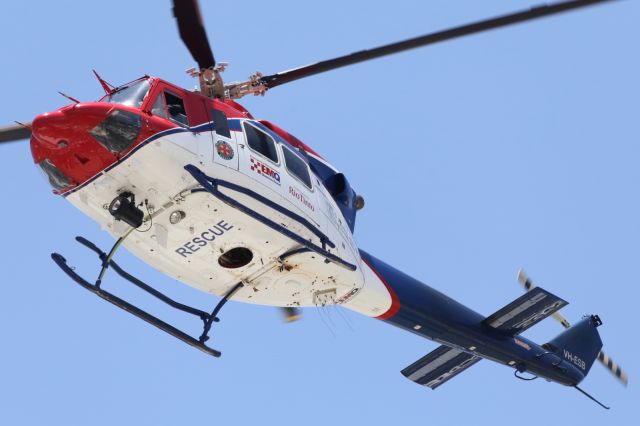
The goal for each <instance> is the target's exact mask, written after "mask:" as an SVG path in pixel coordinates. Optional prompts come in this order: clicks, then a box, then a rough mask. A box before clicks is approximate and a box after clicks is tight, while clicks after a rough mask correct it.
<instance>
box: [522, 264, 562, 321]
mask: <svg viewBox="0 0 640 426" xmlns="http://www.w3.org/2000/svg"><path fill="white" fill-rule="evenodd" d="M518 282H519V283H520V284H522V286H523V287H524V288H525V290H526V291H531V290H533V289H534V288H536V287H537V286H536V285H535V284H534V283H533V281H531V280H530V279H529V277H528V276H527V274H525V272H524V270H522V269H520V270H519V271H518ZM551 316H552V317H553V319H555V320H556V321H559V322H560V324H562V326H563V327H564V328H569V327H571V324H570V323H569V321H568V320H567V319H566V318H565V317H564V316H563V315H562V314H561V313H560V312H554V313H553V314H552V315H551Z"/></svg>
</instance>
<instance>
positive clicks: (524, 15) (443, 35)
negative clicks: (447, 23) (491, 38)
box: [259, 0, 615, 89]
mask: <svg viewBox="0 0 640 426" xmlns="http://www.w3.org/2000/svg"><path fill="white" fill-rule="evenodd" d="M607 1H615V0H573V1H565V2H560V3H555V4H550V5H542V6H536V7H532V8H531V9H529V10H525V11H522V12H516V13H512V14H509V15H503V16H499V17H496V18H491V19H487V20H483V21H478V22H474V23H471V24H467V25H462V26H459V27H455V28H451V29H448V30H444V31H438V32H435V33H431V34H426V35H423V36H420V37H415V38H411V39H408V40H404V41H400V42H397V43H392V44H387V45H385V46H380V47H376V48H374V49H370V50H362V51H360V52H355V53H351V54H349V55H345V56H340V57H338V58H334V59H328V60H326V61H322V62H318V63H315V64H310V65H306V66H303V67H300V68H294V69H292V70H288V71H282V72H279V73H277V74H272V75H267V76H264V77H262V78H260V79H259V82H260V83H262V84H264V85H265V86H266V87H267V88H268V89H270V88H272V87H276V86H280V85H281V84H284V83H289V82H291V81H294V80H298V79H301V78H304V77H309V76H311V75H314V74H319V73H322V72H325V71H330V70H334V69H336V68H341V67H344V66H347V65H352V64H356V63H358V62H364V61H368V60H370V59H375V58H380V57H382V56H386V55H391V54H393V53H398V52H402V51H405V50H409V49H415V48H416V47H421V46H426V45H428V44H435V43H438V42H441V41H445V40H451V39H454V38H458V37H463V36H466V35H470V34H475V33H479V32H482V31H487V30H491V29H494V28H500V27H505V26H507V25H512V24H516V23H520V22H525V21H529V20H531V19H537V18H542V17H544V16H549V15H553V14H556V13H561V12H566V11H569V10H572V9H577V8H581V7H585V6H591V5H594V4H597V3H604V2H607Z"/></svg>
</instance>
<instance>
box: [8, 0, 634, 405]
mask: <svg viewBox="0 0 640 426" xmlns="http://www.w3.org/2000/svg"><path fill="white" fill-rule="evenodd" d="M607 1H612V0H574V1H563V2H559V3H553V4H550V5H544V6H539V7H535V8H532V9H529V10H525V11H522V12H517V13H513V14H509V15H504V16H500V17H496V18H492V19H488V20H484V21H479V22H474V23H471V24H467V25H463V26H460V27H456V28H452V29H449V30H444V31H439V32H436V33H431V34H427V35H424V36H420V37H416V38H413V39H409V40H405V41H401V42H397V43H393V44H389V45H385V46H381V47H378V48H374V49H370V50H364V51H360V52H356V53H353V54H350V55H345V56H341V57H337V58H334V59H330V60H326V61H322V62H318V63H315V64H311V65H307V66H303V67H300V68H295V69H292V70H288V71H283V72H279V73H276V74H271V75H263V74H260V73H257V74H255V75H253V76H251V77H250V78H249V79H248V80H246V81H241V82H232V83H225V82H224V81H223V78H222V73H223V71H224V70H225V67H226V64H223V63H217V62H216V61H215V59H214V55H213V53H212V50H211V48H210V45H209V41H208V38H207V35H206V31H205V29H204V26H203V24H202V19H201V16H200V12H199V7H198V3H197V1H196V0H174V1H173V12H174V15H175V18H176V20H177V24H178V29H179V33H180V36H181V38H182V40H183V41H184V43H185V45H186V46H187V48H188V49H189V51H190V52H191V55H192V56H193V58H194V59H195V61H196V62H197V64H198V68H197V69H192V70H191V71H190V73H191V74H192V75H193V76H194V77H195V78H197V79H198V82H199V90H198V91H190V90H185V89H183V88H181V87H178V86H176V85H174V84H172V83H170V82H168V81H165V80H162V79H160V78H157V77H152V76H143V77H140V78H138V79H135V80H133V81H131V82H129V83H126V84H123V85H119V86H114V85H111V84H110V83H108V82H107V81H105V80H104V79H103V78H102V77H101V76H99V75H98V74H97V73H96V78H97V79H98V81H99V83H100V85H101V86H102V88H103V89H104V92H105V95H104V96H103V97H102V98H101V99H100V100H98V101H97V102H79V101H77V100H75V99H73V98H71V97H69V99H70V101H71V102H72V103H71V104H70V105H68V106H65V107H62V108H60V109H58V110H55V111H52V112H48V113H45V114H42V115H39V116H38V117H36V118H35V119H34V120H33V121H32V122H31V123H25V124H18V125H16V126H10V127H6V128H3V129H0V142H8V141H13V140H21V139H26V138H30V141H31V151H32V154H33V159H34V162H35V163H36V164H37V165H38V167H40V169H41V170H42V171H43V172H44V173H45V174H46V176H47V178H48V181H49V183H50V184H51V186H52V187H53V192H54V193H55V194H57V195H60V196H62V197H64V198H66V199H67V200H68V201H69V202H71V203H72V204H73V205H74V206H75V207H77V208H78V209H79V210H80V211H82V212H83V213H84V214H86V215H87V216H89V217H90V218H92V219H93V220H94V221H96V222H97V223H98V224H100V225H101V226H102V227H103V228H104V229H105V230H106V231H107V232H109V233H110V234H111V235H113V236H114V237H115V238H116V242H115V244H114V245H113V247H112V248H111V249H110V250H108V251H103V250H102V249H101V248H99V247H97V246H96V245H95V244H93V243H92V242H91V241H89V240H88V239H86V238H83V237H77V238H76V239H77V241H78V242H79V243H80V244H81V245H83V246H84V247H86V248H88V249H89V250H92V251H93V252H95V253H96V255H97V256H98V258H99V260H100V264H99V265H100V268H99V272H98V274H97V279H95V280H88V279H86V278H84V277H82V276H80V275H79V274H78V273H77V272H76V271H75V270H74V268H72V267H71V266H69V265H68V263H67V260H66V258H65V257H64V256H63V255H61V254H59V253H53V254H52V259H53V261H54V262H55V263H56V264H57V265H58V266H59V267H60V268H61V269H62V271H64V272H65V273H66V274H67V275H68V276H69V277H70V278H71V279H72V280H73V281H75V282H76V283H78V284H79V285H80V286H82V287H83V288H85V289H87V290H89V291H90V292H92V293H94V294H96V295H97V296H99V297H101V298H103V299H104V300H106V301H108V302H110V303H112V304H113V305H115V306H117V307H119V308H122V309H124V310H126V311H128V312H129V313H131V314H133V315H135V316H137V317H139V318H141V319H143V320H145V321H147V322H148V323H150V324H152V325H154V326H156V327H158V328H159V329H161V330H163V331H165V332H167V333H169V334H170V335H172V336H174V337H176V338H178V339H180V340H181V341H183V342H185V343H187V344H189V345H191V346H193V347H195V348H197V349H199V350H201V351H203V352H204V353H206V354H209V355H212V356H214V357H218V356H220V354H221V353H220V352H219V351H218V350H216V349H213V348H212V347H210V346H209V345H208V344H207V342H208V340H209V332H210V330H211V327H212V326H213V324H214V323H216V322H218V321H219V313H220V310H221V308H222V307H223V306H224V304H225V303H226V302H227V301H228V300H234V301H239V302H246V303H255V304H262V305H270V306H275V307H281V308H283V309H285V312H286V314H287V316H288V317H289V318H290V319H294V318H295V317H296V316H297V315H298V309H299V308H303V307H313V306H327V305H341V306H342V307H344V308H347V309H350V310H353V311H355V312H357V313H360V314H363V315H365V316H368V317H372V318H376V319H379V320H382V321H385V322H388V323H390V324H392V325H395V326H397V327H399V328H401V329H404V330H407V331H409V332H411V333H414V334H416V335H419V336H421V337H424V338H427V339H430V340H433V341H435V342H438V343H440V344H441V346H440V347H438V348H437V349H435V350H434V351H432V352H430V353H429V354H427V355H426V356H424V357H423V358H421V359H419V360H418V361H416V362H415V363H413V364H411V365H410V366H408V367H406V368H405V369H404V370H402V374H403V375H405V376H406V377H407V378H409V379H410V380H412V381H414V382H416V383H418V384H421V385H424V386H426V387H429V388H431V389H436V388H437V387H439V386H440V385H442V384H444V383H445V382H447V381H448V380H450V379H451V378H453V377H455V376H456V375H458V374H460V373H461V372H463V371H464V370H466V369H467V368H469V367H471V366H472V365H474V364H476V363H477V362H478V361H480V360H481V359H483V358H484V359H489V360H492V361H495V362H497V363H500V364H503V365H506V366H508V367H510V368H512V369H513V370H514V374H516V376H517V377H521V378H523V379H524V377H523V376H521V375H522V374H523V373H530V374H532V375H534V376H537V377H542V378H544V379H547V380H549V381H553V382H557V383H560V384H563V385H566V386H571V387H574V388H576V389H577V390H579V391H580V392H582V393H584V394H585V395H587V396H588V397H589V398H591V399H593V400H594V401H596V402H597V403H598V404H600V405H602V406H603V407H604V405H603V404H601V403H600V402H598V401H597V400H595V399H594V398H593V397H591V396H590V395H589V394H587V393H586V392H585V391H584V390H582V389H581V388H580V387H579V384H580V382H581V381H582V380H583V379H584V378H585V377H586V375H587V373H588V372H589V370H590V368H591V366H592V365H593V364H594V363H595V361H596V360H598V361H600V362H601V363H602V364H604V365H605V367H607V368H608V369H609V370H610V371H611V372H612V373H613V374H614V375H615V376H616V377H617V378H618V379H619V380H620V381H622V382H623V383H625V384H626V383H627V381H628V378H627V375H626V373H625V372H624V371H623V370H622V369H621V368H620V367H619V366H618V365H617V364H616V363H614V362H613V361H612V359H611V358H610V357H609V356H608V355H606V354H605V353H603V352H602V351H601V348H602V341H601V339H600V337H599V334H598V331H597V327H599V326H600V325H601V323H602V322H601V320H600V318H599V317H598V316H597V315H590V316H587V317H585V318H583V319H581V320H580V321H579V322H577V323H576V324H574V325H573V326H571V325H570V323H569V322H568V321H567V320H566V319H565V318H564V317H563V316H561V314H560V313H559V310H560V309H561V308H562V307H564V306H566V305H567V302H566V301H565V300H563V299H562V298H560V297H557V296H555V295H553V294H552V293H550V292H548V291H546V290H543V289H541V288H540V287H536V286H535V285H534V284H533V283H532V281H531V280H530V279H529V278H528V277H527V276H526V275H525V273H524V272H522V271H520V273H519V275H518V280H519V281H520V282H521V284H522V285H523V286H524V287H525V289H526V290H527V292H526V293H525V294H524V295H523V296H521V297H519V298H518V299H516V300H514V301H513V302H512V303H510V304H508V305H506V306H505V307H503V308H501V309H499V310H497V311H496V312H495V313H494V314H492V315H490V316H487V317H485V316H483V315H480V314H478V313H477V312H475V311H473V310H471V309H470V308H468V307H466V306H464V305H462V304H460V303H458V302H456V301H454V300H453V299H451V298H449V297H447V296H446V295H444V294H442V293H440V292H439V291H437V290H435V289H432V288H431V287H429V286H427V285H425V284H424V283H422V282H420V281H418V280H416V279H413V278H411V277H409V276H408V275H406V274H404V273H402V272H401V271H399V270H397V269H395V268H394V267H392V266H390V265H388V264H386V263H384V262H383V261H381V260H379V259H377V258H376V257H374V256H372V255H370V254H369V253H367V252H365V251H364V250H362V249H360V248H359V247H358V246H357V245H356V243H355V241H354V238H353V233H354V230H355V224H356V217H357V214H358V211H359V210H360V209H362V208H363V207H364V198H363V197H362V196H361V195H359V194H358V193H357V192H356V190H355V189H354V188H353V187H352V186H351V185H350V183H349V180H348V179H347V177H346V176H345V174H344V173H342V172H341V171H339V170H338V169H337V168H335V167H334V166H333V165H332V164H331V163H330V162H329V161H328V160H326V159H324V158H323V157H322V156H321V155H320V154H318V153H317V152H316V151H315V150H314V149H312V148H311V147H309V146H308V145H306V144H305V143H304V142H302V141H301V140H300V139H298V138H296V137H295V136H293V135H292V134H290V133H288V132H287V131H286V130H284V129H282V128H280V127H279V126H277V125H276V124H274V123H272V122H270V121H267V120H262V119H255V118H254V117H253V116H252V114H251V113H250V112H249V111H248V110H247V109H245V108H244V107H243V106H242V105H240V104H239V103H238V102H237V100H238V99H240V98H242V97H243V96H246V95H257V96H264V95H265V94H267V92H268V91H269V90H271V89H273V88H275V87H277V86H279V85H282V84H285V83H289V82H293V81H295V80H298V79H302V78H305V77H309V76H311V75H314V74H318V73H322V72H326V71H330V70H333V69H336V68H339V67H343V66H347V65H352V64H356V63H359V62H363V61H367V60H371V59H375V58H378V57H382V56H385V55H390V54H393V53H397V52H401V51H404V50H408V49H413V48H417V47H422V46H426V45H430V44H434V43H438V42H441V41H445V40H450V39H453V38H457V37H462V36H467V35H471V34H475V33H479V32H482V31H486V30H490V29H495V28H500V27H504V26H508V25H512V24H517V23H520V22H525V21H528V20H533V19H538V18H542V17H547V16H550V15H554V14H559V13H563V12H567V11H571V10H574V9H578V8H582V7H586V6H592V5H595V4H599V3H604V2H607ZM121 246H124V247H126V248H127V249H128V250H129V251H130V252H132V253H133V254H134V255H136V256H137V257H138V258H140V259H141V260H142V261H143V262H145V263H148V264H150V265H152V266H153V267H154V268H156V269H158V270H159V271H161V272H162V273H164V274H166V275H167V276H169V277H172V278H174V279H176V280H178V281H180V282H183V283H185V284H187V285H190V286H192V287H195V288H197V289H199V290H202V291H203V292H207V293H211V294H215V295H218V296H220V297H221V299H220V302H219V303H218V305H217V306H215V307H214V308H213V309H212V311H209V312H205V311H203V310H200V309H196V308H193V307H191V306H187V305H185V304H182V303H180V302H178V301H175V300H173V299H171V298H169V297H167V296H166V295H164V294H163V293H161V292H160V291H158V290H157V289H156V288H154V287H152V286H150V285H148V284H147V283H145V282H143V281H142V280H140V279H139V278H137V277H134V276H133V275H131V274H130V273H129V272H127V271H126V270H124V269H123V268H122V267H120V266H119V265H118V263H117V262H116V260H115V254H116V252H117V250H118V249H119V248H120V247H121ZM108 269H112V270H113V271H114V272H116V273H117V274H118V275H120V276H121V277H122V278H124V279H125V280H127V281H129V282H130V283H132V284H133V285H135V286H137V287H139V288H140V289H142V290H144V291H146V292H148V293H149V294H150V295H151V296H153V297H156V298H158V299H159V300H161V301H163V302H165V303H167V304H168V305H170V306H171V307H173V308H176V309H178V310H180V311H182V312H184V313H187V314H191V315H193V316H196V317H198V318H199V319H200V320H201V321H202V325H203V328H202V333H201V335H199V336H191V335H188V334H187V333H185V332H183V331H181V330H179V329H178V328H176V327H174V326H173V325H171V324H169V323H168V322H165V321H164V320H161V319H159V318H157V317H155V316H153V315H151V314H149V313H148V312H146V311H144V310H142V309H140V308H138V307H136V306H134V305H133V304H131V303H129V302H127V301H126V300H124V299H122V298H120V297H118V296H116V295H115V294H113V293H112V292H110V291H108V290H106V289H105V288H104V277H105V273H106V271H107V270H108ZM548 316H552V317H554V318H555V319H557V320H559V321H560V322H561V323H562V325H563V326H564V327H565V328H566V331H564V332H563V333H561V334H560V335H558V336H557V337H555V338H554V339H552V340H550V341H549V342H547V343H544V344H538V343H536V342H533V341H531V340H529V339H527V338H525V337H523V336H522V335H521V334H522V333H523V332H524V331H526V330H527V329H528V328H530V327H532V326H533V325H535V324H537V323H539V322H540V321H542V320H543V319H545V318H547V317H548Z"/></svg>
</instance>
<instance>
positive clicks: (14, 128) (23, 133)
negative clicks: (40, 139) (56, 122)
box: [0, 124, 31, 143]
mask: <svg viewBox="0 0 640 426" xmlns="http://www.w3.org/2000/svg"><path fill="white" fill-rule="evenodd" d="M30 137H31V129H30V128H29V125H28V124H14V125H11V126H6V127H0V143H2V142H13V141H19V140H22V139H29V138H30Z"/></svg>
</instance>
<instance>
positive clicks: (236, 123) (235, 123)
mask: <svg viewBox="0 0 640 426" xmlns="http://www.w3.org/2000/svg"><path fill="white" fill-rule="evenodd" d="M228 123H229V129H230V130H233V131H238V132H239V131H242V127H241V125H240V120H237V119H233V120H228ZM215 129H216V125H215V123H214V122H213V121H211V122H209V123H204V124H199V125H197V126H195V127H189V128H185V127H174V128H172V129H167V130H163V131H162V132H158V133H156V134H154V135H152V136H149V137H148V138H147V139H145V140H143V141H142V142H140V143H139V144H138V145H136V147H135V148H133V149H132V150H131V151H129V152H128V153H127V155H125V156H124V157H122V158H121V159H119V160H117V161H116V162H115V163H113V164H112V165H110V166H109V167H107V168H105V169H104V170H101V171H100V173H98V174H96V175H95V176H93V177H91V178H89V179H87V180H86V181H84V182H83V183H81V184H80V185H78V186H77V187H75V188H73V189H72V190H70V191H67V192H65V193H64V194H62V196H63V197H65V198H66V197H67V196H69V195H71V194H73V193H74V192H76V191H79V190H80V189H82V188H84V187H85V186H87V185H88V184H90V183H91V182H93V181H94V180H96V179H97V178H99V177H100V176H102V175H103V174H104V173H106V172H108V171H110V170H112V169H114V168H115V167H117V166H119V165H120V164H122V163H124V162H125V161H126V160H127V159H129V157H130V156H131V155H133V154H134V153H136V152H138V150H140V149H141V148H142V147H144V146H146V145H148V144H150V143H151V142H153V141H155V140H156V139H158V138H161V137H164V136H168V135H173V134H176V133H186V132H191V133H202V132H203V131H205V130H209V131H215Z"/></svg>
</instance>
